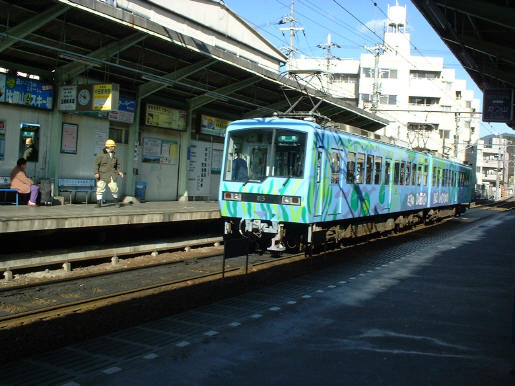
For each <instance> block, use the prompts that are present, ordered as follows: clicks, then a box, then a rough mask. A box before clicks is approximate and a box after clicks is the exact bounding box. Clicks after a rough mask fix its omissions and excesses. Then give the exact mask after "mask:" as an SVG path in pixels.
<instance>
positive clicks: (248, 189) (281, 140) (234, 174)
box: [219, 118, 312, 252]
mask: <svg viewBox="0 0 515 386" xmlns="http://www.w3.org/2000/svg"><path fill="white" fill-rule="evenodd" d="M310 132H312V124H311V123H310V122H306V121H299V120H294V119H284V118H260V119H249V120H243V121H235V122H233V123H231V124H230V125H229V127H228V128H227V132H226V138H225V147H224V160H223V166H222V175H221V180H220V192H219V202H220V211H221V215H222V217H224V218H225V236H226V237H246V238H249V239H251V240H252V241H253V242H254V244H255V245H256V246H257V247H258V248H259V249H262V250H265V249H268V250H269V251H275V252H281V251H284V250H286V249H295V248H298V247H300V244H301V243H302V242H303V233H304V231H303V229H304V228H305V223H306V222H307V221H308V218H307V216H308V214H307V212H308V211H307V209H306V208H307V205H308V202H307V201H308V200H307V199H306V197H307V192H308V188H309V182H308V181H309V175H310V170H307V169H310V168H306V166H305V165H310V164H311V163H310V159H309V158H310V152H309V151H307V148H308V146H307V143H308V137H309V134H310Z"/></svg>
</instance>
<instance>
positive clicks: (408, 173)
mask: <svg viewBox="0 0 515 386" xmlns="http://www.w3.org/2000/svg"><path fill="white" fill-rule="evenodd" d="M410 184H411V163H410V162H406V185H410Z"/></svg>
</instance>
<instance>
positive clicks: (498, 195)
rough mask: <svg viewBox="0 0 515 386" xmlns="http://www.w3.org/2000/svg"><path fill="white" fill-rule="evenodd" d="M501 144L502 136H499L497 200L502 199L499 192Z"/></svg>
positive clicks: (496, 181) (496, 182) (496, 180)
mask: <svg viewBox="0 0 515 386" xmlns="http://www.w3.org/2000/svg"><path fill="white" fill-rule="evenodd" d="M501 143H502V134H499V151H498V153H497V178H496V179H495V199H496V200H500V199H501V192H500V191H499V172H500V169H501Z"/></svg>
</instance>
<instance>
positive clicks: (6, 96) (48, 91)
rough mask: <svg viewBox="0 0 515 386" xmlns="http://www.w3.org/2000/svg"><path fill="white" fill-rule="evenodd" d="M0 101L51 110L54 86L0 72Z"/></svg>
mask: <svg viewBox="0 0 515 386" xmlns="http://www.w3.org/2000/svg"><path fill="white" fill-rule="evenodd" d="M0 102H3V103H9V104H12V105H21V106H30V107H35V108H38V109H44V110H52V108H53V103H54V88H53V86H52V85H51V84H48V83H44V82H40V81H38V80H34V79H26V78H19V77H16V76H8V75H6V74H0Z"/></svg>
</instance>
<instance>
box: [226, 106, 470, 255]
mask: <svg viewBox="0 0 515 386" xmlns="http://www.w3.org/2000/svg"><path fill="white" fill-rule="evenodd" d="M315 118H316V117H312V116H310V115H307V116H302V117H289V116H272V117H265V118H253V119H245V120H238V121H234V122H232V123H230V125H229V126H228V127H227V131H226V137H225V144H224V152H223V160H222V170H221V179H220V188H219V203H220V212H221V216H222V217H223V219H224V224H225V225H224V237H225V238H226V239H234V238H245V239H247V240H248V241H249V242H250V243H251V245H252V246H253V248H256V249H258V250H260V251H269V252H271V253H276V254H277V253H279V254H280V253H282V252H285V251H305V252H311V251H312V250H313V248H315V247H317V246H320V245H327V244H336V245H344V244H346V243H347V242H348V241H349V240H350V239H353V238H361V237H363V236H369V235H373V234H379V235H382V234H385V233H392V232H399V231H402V230H405V229H408V228H410V227H413V226H416V225H418V224H421V223H424V224H426V223H430V222H435V221H439V220H440V219H442V218H444V217H448V216H457V215H460V214H461V213H463V212H465V210H466V209H467V207H469V206H470V202H471V198H472V190H473V186H474V184H473V180H472V179H473V174H472V170H471V168H470V167H469V166H467V165H464V164H461V163H457V162H453V161H451V160H448V159H443V158H439V157H436V156H434V155H432V154H429V153H424V152H418V151H413V150H410V149H407V148H404V147H400V146H395V145H392V144H389V143H386V142H382V141H379V140H375V139H371V138H368V137H365V136H359V135H355V134H352V133H348V132H346V131H343V130H339V129H337V128H335V127H332V126H331V125H328V124H327V123H325V124H324V123H323V122H322V123H321V122H319V121H318V120H317V119H315Z"/></svg>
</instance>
